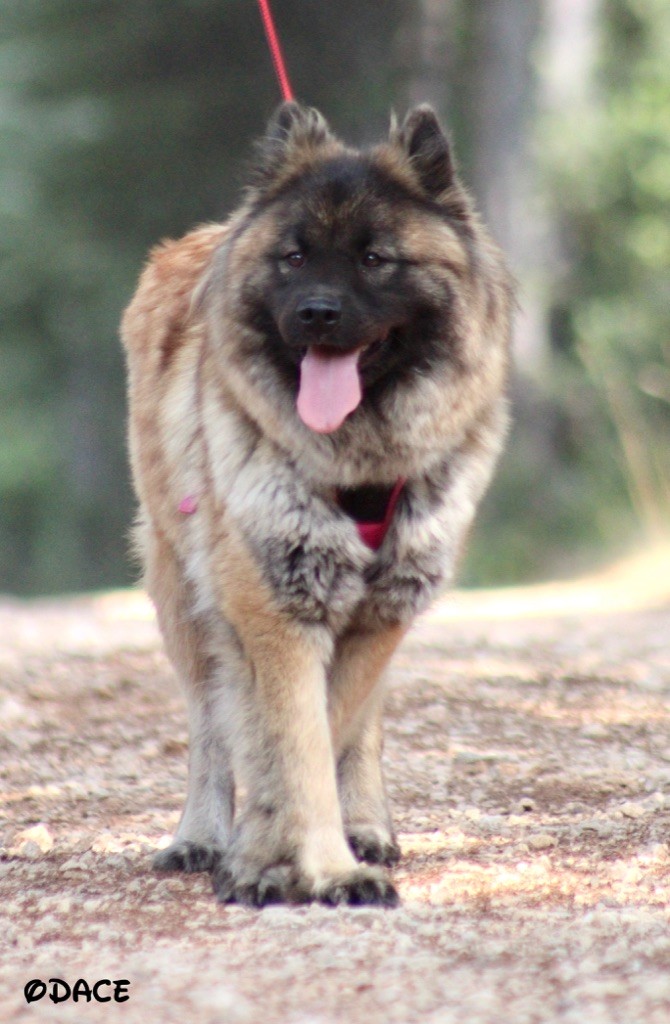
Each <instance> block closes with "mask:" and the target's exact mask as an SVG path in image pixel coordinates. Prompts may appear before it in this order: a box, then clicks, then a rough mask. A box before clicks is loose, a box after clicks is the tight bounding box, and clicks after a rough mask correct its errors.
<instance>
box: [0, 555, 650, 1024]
mask: <svg viewBox="0 0 670 1024" xmlns="http://www.w3.org/2000/svg"><path fill="white" fill-rule="evenodd" d="M669 696H670V553H669V552H668V551H667V550H663V551H660V552H654V553H653V555H651V556H649V557H646V558H641V559H638V560H637V561H635V562H631V563H628V564H626V565H625V566H622V567H619V568H618V569H616V570H613V571H612V572H610V573H608V574H606V575H604V576H602V577H600V578H597V579H592V580H588V581H582V582H581V583H579V584H574V585H573V584H560V585H554V586H544V587H537V588H529V589H526V590H514V591H508V592H504V591H499V592H489V593H482V594H456V595H453V596H451V597H449V598H447V599H445V600H444V601H443V602H441V603H440V604H439V605H438V606H437V607H436V608H435V609H434V610H433V611H432V612H431V613H430V614H429V615H427V616H426V617H424V618H423V619H422V621H421V622H420V623H419V624H418V625H417V627H416V628H415V629H414V631H413V632H412V634H411V635H410V636H409V638H408V639H407V641H406V643H405V644H404V646H403V648H402V651H401V653H400V655H399V656H398V657H397V659H396V661H395V662H394V665H393V668H392V670H391V672H390V677H389V698H388V713H387V736H388V740H387V749H386V761H387V776H388V779H389V782H390V787H389V788H390V793H391V798H392V803H393V807H394V813H395V820H396V824H397V827H398V831H399V837H400V843H401V846H402V850H403V860H402V863H401V866H400V867H399V869H398V870H397V871H396V872H395V877H396V880H397V883H398V888H399V891H400V894H401V897H402V900H403V903H402V907H401V908H400V909H398V910H377V909H369V908H361V909H346V908H337V909H329V908H325V907H320V906H310V907H299V908H290V907H270V908H266V909H265V910H263V911H255V910H249V909H245V908H238V907H222V906H218V905H217V904H216V903H215V901H214V899H213V897H212V895H211V892H210V886H209V880H208V878H207V877H205V876H191V877H179V876H168V877H157V876H154V875H152V873H151V870H150V858H151V855H152V853H153V851H155V850H156V849H157V848H158V847H159V846H161V845H164V844H165V843H167V837H168V836H169V834H170V832H171V831H172V830H173V828H174V827H175V825H176V822H177V820H178V816H179V810H180V807H181V801H182V797H183V793H184V785H185V775H186V747H187V737H186V722H185V713H184V704H183V700H182V697H181V694H180V692H179V689H178V686H177V684H176V682H175V680H174V678H173V675H172V672H171V670H170V668H169V666H168V663H167V661H166V659H165V657H164V655H163V653H162V651H161V647H160V642H159V640H158V637H157V633H156V629H155V625H154V622H153V618H152V615H151V612H150V609H149V607H148V605H147V602H146V600H145V599H144V597H143V596H142V595H141V594H138V593H134V592H131V593H117V594H107V595H98V596H92V597H88V598H82V599H77V600H63V601H53V602H39V603H32V604H22V603H19V602H11V601H8V600H7V601H4V602H0V717H1V718H2V721H3V722H4V723H5V731H4V735H3V736H2V738H0V751H1V753H0V780H1V781H0V889H1V891H2V901H1V905H0V950H1V952H2V955H1V957H0V1020H1V1021H2V1022H3V1024H5V1022H7V1024H10V1022H11V1024H24V1022H29V1021H30V1022H32V1021H43V1020H44V1021H47V1020H49V1021H50V1020H55V1019H58V1020H60V1021H66V1022H67V1021H79V1020H95V1021H97V1020H105V1021H114V1020H123V1021H124V1022H130V1024H134V1022H137V1024H139V1022H146V1021H151V1022H154V1021H155V1022H157V1024H171V1022H173V1021H174V1022H177V1021H178V1022H179V1024H190V1022H197V1024H247V1022H251V1024H256V1022H258V1024H260V1022H263V1024H274V1022H277V1024H334V1022H340V1021H342V1022H345V1021H346V1022H352V1021H353V1022H356V1024H357V1022H359V1021H360V1022H363V1021H364V1022H366V1024H368V1022H369V1024H394V1022H398V1024H414V1022H426V1024H494V1022H495V1024H507V1022H510V1024H542V1022H565V1024H585V1022H588V1024H668V1021H669V1020H670V970H669V964H670V927H669V924H670V906H669V903H670V849H669V847H668V836H669V828H668V826H669V822H670V744H669V743H668V724H669V718H670V706H669V700H668V698H669ZM50 978H62V979H64V981H66V982H68V983H69V985H70V986H71V987H74V983H75V982H76V981H77V979H80V978H81V979H85V981H86V982H87V983H88V984H89V985H91V986H92V985H93V984H94V983H95V982H97V981H99V980H102V979H109V980H111V981H115V980H125V981H127V982H128V985H127V988H126V992H127V995H128V996H129V998H128V999H126V1000H125V1001H124V1002H119V1003H116V1002H114V1001H111V1002H108V1003H104V1004H98V1003H97V1002H95V1001H92V1002H91V1003H87V1002H86V1001H85V989H84V988H83V986H80V989H81V994H80V998H79V1000H78V1001H77V1002H76V1003H75V1002H74V1001H73V1000H72V999H69V1000H67V1001H63V1002H60V1003H57V1004H54V1003H53V1002H51V1000H50V999H49V996H48V992H49V989H47V994H46V995H45V996H44V997H43V998H42V999H40V1000H38V1001H34V1002H32V1003H30V1004H28V1003H27V1002H26V999H25V997H24V986H25V985H26V983H27V982H29V981H30V980H31V979H43V980H44V981H45V982H48V980H49V979H50ZM38 990H39V987H38ZM57 991H58V992H61V993H62V992H63V991H64V989H63V988H62V986H61V987H59V988H58V989H57ZM98 991H99V994H102V995H109V994H111V993H113V986H107V987H105V986H102V987H101V988H100V989H99V990H98ZM120 994H121V995H123V989H122V990H121V991H120Z"/></svg>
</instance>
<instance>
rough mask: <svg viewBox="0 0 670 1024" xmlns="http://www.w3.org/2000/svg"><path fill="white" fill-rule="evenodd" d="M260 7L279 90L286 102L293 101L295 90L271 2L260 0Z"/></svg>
mask: <svg viewBox="0 0 670 1024" xmlns="http://www.w3.org/2000/svg"><path fill="white" fill-rule="evenodd" d="M258 6H259V7H260V9H261V16H262V18H263V28H264V29H265V35H266V36H267V40H268V46H269V47H270V53H271V54H272V63H273V64H274V66H275V72H276V74H277V81H278V82H279V88H280V89H281V94H282V96H283V98H284V100H292V99H293V90H292V89H291V84H290V82H289V80H288V75H287V74H286V67H285V65H284V56H283V54H282V50H281V45H280V43H279V37H278V35H277V32H276V29H275V25H274V21H273V20H272V12H271V11H270V2H269V0H258Z"/></svg>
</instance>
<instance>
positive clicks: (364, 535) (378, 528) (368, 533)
mask: <svg viewBox="0 0 670 1024" xmlns="http://www.w3.org/2000/svg"><path fill="white" fill-rule="evenodd" d="M406 482H407V481H406V480H404V479H403V477H399V478H398V479H397V480H396V482H395V484H394V486H393V490H392V491H391V493H390V495H389V500H388V505H387V506H386V512H385V513H384V518H383V519H382V520H381V521H380V522H360V523H359V522H357V523H356V529H357V530H358V536H359V537H360V538H361V540H362V541H363V543H364V544H366V545H367V547H369V548H372V550H373V551H378V550H379V548H380V547H381V546H382V541H383V540H384V537H385V536H386V534H387V532H388V528H389V526H390V525H391V521H392V520H393V513H394V512H395V507H396V505H397V504H398V498H399V497H400V495H401V494H402V490H403V487H404V486H405V484H406Z"/></svg>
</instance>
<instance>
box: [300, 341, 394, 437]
mask: <svg viewBox="0 0 670 1024" xmlns="http://www.w3.org/2000/svg"><path fill="white" fill-rule="evenodd" d="M386 337H387V336H386V335H385V336H384V337H383V338H378V339H377V340H376V341H373V342H372V343H371V344H369V345H363V346H361V347H360V348H357V349H353V350H351V351H349V352H342V351H341V350H340V349H336V348H332V347H330V346H327V345H310V347H309V348H308V349H307V352H306V353H305V355H304V356H303V358H302V361H301V363H300V384H299V387H298V399H297V410H298V415H299V416H300V419H301V420H302V421H303V423H304V424H305V425H306V426H308V427H309V428H310V430H314V431H315V432H316V433H317V434H332V433H333V431H334V430H337V429H338V427H341V426H342V424H343V423H344V421H345V419H346V418H347V416H349V415H350V414H351V413H352V412H353V411H354V409H356V408H357V407H358V406H359V405H360V403H361V399H362V398H363V387H362V384H361V372H360V371H361V364H363V365H365V364H366V363H367V362H368V361H369V360H370V358H371V357H372V358H374V355H375V354H376V352H378V351H379V349H381V347H382V346H383V345H384V342H385V341H386Z"/></svg>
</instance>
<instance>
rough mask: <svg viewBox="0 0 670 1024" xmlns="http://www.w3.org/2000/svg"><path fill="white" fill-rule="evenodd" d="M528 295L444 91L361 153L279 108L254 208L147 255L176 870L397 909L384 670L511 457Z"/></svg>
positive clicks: (224, 893) (150, 409) (150, 417)
mask: <svg viewBox="0 0 670 1024" xmlns="http://www.w3.org/2000/svg"><path fill="white" fill-rule="evenodd" d="M512 306H513V287H512V283H511V279H510V275H509V273H508V271H507V269H506V266H505V262H504V259H503V256H502V255H501V253H500V251H499V250H498V248H497V247H496V246H495V244H494V243H493V242H492V240H491V239H490V238H489V236H488V234H487V233H486V231H485V229H484V227H483V226H482V224H481V222H480V220H479V217H478V215H477V214H476V212H475V210H474V208H473V204H472V202H471V200H470V198H469V197H468V194H467V192H466V191H465V189H464V188H463V186H462V185H461V183H460V181H459V179H458V177H457V174H456V172H455V170H454V164H453V160H452V156H451V151H450V146H449V143H448V141H447V138H446V136H445V133H444V132H443V130H442V128H441V126H440V124H439V122H438V120H437V118H436V116H435V114H434V112H433V111H432V109H431V108H430V107H428V106H419V107H417V108H415V109H413V110H412V111H411V112H410V113H409V114H408V116H407V117H406V119H405V120H404V121H403V123H402V124H399V123H397V122H396V121H395V119H394V120H392V123H391V129H390V134H389V137H388V140H387V141H385V142H383V143H382V144H380V145H377V146H376V147H374V148H371V149H368V150H357V149H352V148H349V147H347V146H346V145H344V144H343V143H342V142H341V141H340V140H339V139H338V138H337V137H336V136H335V135H334V134H333V133H332V131H331V130H330V128H329V127H328V125H327V123H326V122H325V120H324V119H323V117H322V116H321V115H320V114H319V113H318V112H316V111H315V110H313V109H311V108H306V107H303V106H301V105H299V104H297V103H294V102H289V103H285V104H282V106H281V107H280V108H279V109H278V111H277V112H276V113H275V115H274V117H273V118H272V120H271V121H270V124H269V126H268V128H267V132H266V134H265V136H264V138H263V139H262V141H261V142H260V144H259V148H258V153H257V160H256V164H255V167H254V171H253V175H252V177H251V181H250V184H249V187H248V189H247V191H246V193H245V196H244V199H243V201H242V203H241V205H240V207H239V208H238V209H237V211H236V212H234V213H233V214H232V216H231V217H230V218H229V219H228V220H227V221H226V222H225V223H222V224H210V225H205V226H202V227H200V228H198V229H196V230H194V231H192V232H191V233H190V234H187V235H186V236H185V237H184V238H183V239H182V240H180V241H176V242H172V241H170V242H166V243H163V244H162V245H160V246H159V247H158V248H156V249H155V250H154V251H153V252H152V254H151V257H150V260H149V263H148V265H147V267H146V268H145V270H144V272H143V274H142V276H141V279H140V284H139V287H138V290H137V292H136V294H135V296H134V298H133V300H132V302H131V304H130V306H129V307H128V309H127V310H126V312H125V315H124V318H123V323H122V338H123V342H124V345H125V349H126V354H127V364H128V381H129V410H130V412H129V448H130V458H131V465H132V472H133V478H134V483H135V488H136V492H137V496H138V499H139V514H138V521H137V525H136V528H135V540H136V546H137V549H138V551H139V553H140V557H141V560H142V563H143V566H144V572H145V581H146V586H147V589H148V592H149V594H150V595H151V597H152V599H153V601H154V603H155V606H156V609H157V615H158V621H159V624H160V628H161V631H162V634H163V637H164V640H165V646H166V649H167V652H168V654H169V657H170V659H171V660H172V662H173V664H174V666H175V669H176V671H177V673H178V674H179V676H180V678H181V680H182V682H183V684H184V686H185V690H186V694H187V698H188V707H189V736H190V747H189V750H190V753H189V777H188V791H187V797H186V803H185V807H184V811H183V814H182V817H181V821H180V823H179V826H178V829H177V833H176V836H175V838H174V841H173V843H172V845H170V846H169V847H168V848H167V849H165V850H163V851H161V852H160V853H159V854H158V855H157V857H156V861H155V865H156V867H157V868H158V869H161V870H184V871H210V872H211V873H212V877H213V884H214V890H215V892H216V893H217V895H218V898H219V899H220V900H221V901H223V902H229V901H237V902H241V903H246V904H251V905H254V906H262V905H264V904H266V903H270V902H277V901H280V902H283V901H285V902H292V901H306V900H318V901H321V902H323V903H326V904H339V903H345V904H377V905H382V906H392V905H394V904H395V903H396V902H397V900H398V897H397V892H396V889H395V888H394V886H393V884H392V881H391V879H390V877H389V874H388V872H387V871H386V870H385V869H386V868H388V867H390V866H392V865H394V864H395V863H396V862H397V861H398V859H399V856H400V851H399V848H398V844H397V840H396V837H395V834H394V830H393V825H392V821H391V816H390V813H389V808H388V803H387V798H386V794H385V788H384V782H383V778H382V770H381V763H380V762H381V752H382V721H381V713H382V687H381V684H380V678H381V676H382V674H383V671H384V669H385V667H386V665H387V663H388V661H389V659H390V658H391V656H392V654H393V652H394V650H395V648H396V647H397V645H398V643H399V642H400V640H401V639H402V637H403V635H404V633H405V632H406V630H407V629H408V627H409V625H410V624H411V622H412V621H413V619H414V618H415V616H416V615H417V614H418V613H419V612H420V611H421V610H422V609H424V608H425V607H426V606H427V605H428V603H429V602H430V600H431V598H432V597H433V596H434V595H435V594H436V592H437V591H438V590H439V588H441V587H442V586H444V585H445V584H447V583H448V582H449V581H450V580H451V579H452V577H453V573H454V569H455V567H456V564H457V562H458V559H459V556H460V554H461V550H462V548H463V545H464V542H465V539H466V535H467V533H468V531H469V528H470V526H471V523H472V521H473V517H474V514H475V510H476V507H477V504H478V502H479V500H480V498H481V496H482V494H483V493H484V491H485V489H486V486H487V484H488V482H489V480H490V477H491V474H492V471H493V469H494V466H495V463H496V460H497V458H498V455H499V453H500V451H501V447H502V445H503V442H504V437H505V433H506V428H507V422H508V411H507V399H506V381H507V377H508V363H509V337H510V316H511V309H512Z"/></svg>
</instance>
